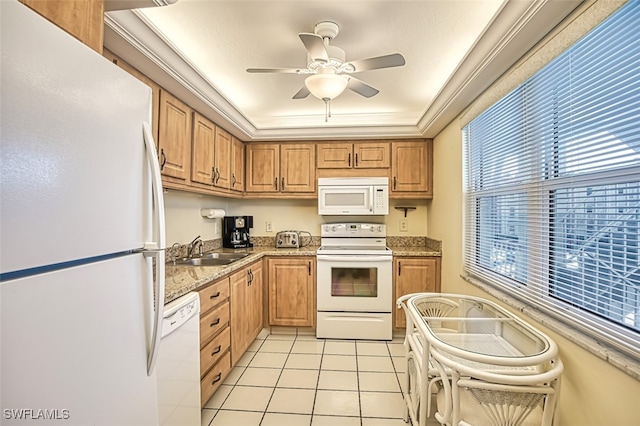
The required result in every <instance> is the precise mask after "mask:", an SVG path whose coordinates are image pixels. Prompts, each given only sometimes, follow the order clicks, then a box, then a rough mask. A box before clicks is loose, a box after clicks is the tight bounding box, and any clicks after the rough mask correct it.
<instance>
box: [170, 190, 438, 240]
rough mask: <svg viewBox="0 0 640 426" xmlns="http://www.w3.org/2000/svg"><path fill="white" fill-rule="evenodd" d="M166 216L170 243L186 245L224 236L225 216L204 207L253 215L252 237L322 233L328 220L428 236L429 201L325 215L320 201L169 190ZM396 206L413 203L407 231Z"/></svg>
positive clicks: (397, 202) (410, 202)
mask: <svg viewBox="0 0 640 426" xmlns="http://www.w3.org/2000/svg"><path fill="white" fill-rule="evenodd" d="M164 197H165V203H164V204H165V213H166V217H167V245H168V246H170V245H171V244H173V243H176V242H177V243H181V244H186V243H189V242H190V241H191V240H193V239H194V238H195V237H196V236H198V235H201V236H202V238H203V239H204V240H210V239H214V238H221V237H222V234H221V230H222V219H206V218H203V217H202V216H201V215H200V209H201V208H222V209H224V210H225V211H226V213H227V215H228V216H253V229H252V230H251V235H253V236H273V237H275V234H276V232H278V231H282V230H290V229H293V230H297V231H308V232H310V233H311V235H314V236H318V235H320V225H321V224H323V223H329V222H340V221H342V222H346V221H353V222H358V221H359V222H372V223H385V224H386V225H387V234H388V235H390V236H420V237H424V236H429V235H428V234H427V204H428V203H429V202H428V201H427V200H407V201H401V200H391V203H390V208H389V215H388V216H384V217H379V216H326V217H322V216H319V215H318V207H317V200H316V199H312V200H277V199H269V200H263V199H259V200H255V199H227V198H222V197H214V196H210V195H199V194H189V193H185V192H181V191H173V190H168V191H166V192H165V194H164ZM396 206H414V207H416V210H411V211H409V213H408V214H407V223H408V231H407V232H401V231H400V220H401V219H404V211H401V210H396V209H395V208H394V207H396ZM267 221H271V225H272V229H273V231H272V232H267V230H266V222H267Z"/></svg>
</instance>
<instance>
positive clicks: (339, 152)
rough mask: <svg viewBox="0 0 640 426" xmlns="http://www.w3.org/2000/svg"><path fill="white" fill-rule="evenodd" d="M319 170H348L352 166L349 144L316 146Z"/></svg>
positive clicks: (351, 149)
mask: <svg viewBox="0 0 640 426" xmlns="http://www.w3.org/2000/svg"><path fill="white" fill-rule="evenodd" d="M316 148H317V156H318V168H319V169H350V168H351V165H352V164H353V145H352V144H351V143H319V144H318V145H316Z"/></svg>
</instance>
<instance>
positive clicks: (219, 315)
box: [198, 277, 231, 406]
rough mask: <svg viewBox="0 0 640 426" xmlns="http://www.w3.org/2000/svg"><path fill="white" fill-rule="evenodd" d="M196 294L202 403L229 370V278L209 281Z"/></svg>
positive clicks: (218, 385) (202, 403) (217, 386)
mask: <svg viewBox="0 0 640 426" xmlns="http://www.w3.org/2000/svg"><path fill="white" fill-rule="evenodd" d="M198 293H199V295H200V399H201V401H200V402H201V405H202V406H204V404H206V402H207V401H208V400H209V398H211V396H212V395H213V393H214V392H215V391H216V390H217V389H218V388H219V387H220V385H221V384H222V382H223V381H224V379H225V377H227V375H228V374H229V371H230V370H231V354H230V352H229V349H230V347H231V338H230V335H231V333H230V328H229V314H230V309H229V278H228V277H227V278H223V279H221V280H218V281H215V282H213V283H212V284H211V285H209V286H207V287H204V288H202V289H201V290H199V291H198Z"/></svg>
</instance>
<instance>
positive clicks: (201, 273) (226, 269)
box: [164, 246, 318, 304]
mask: <svg viewBox="0 0 640 426" xmlns="http://www.w3.org/2000/svg"><path fill="white" fill-rule="evenodd" d="M316 250H318V246H306V247H300V248H297V249H295V248H291V249H282V248H281V249H276V248H275V247H267V246H259V247H253V248H248V249H219V250H215V252H218V253H247V254H248V256H247V257H244V258H242V259H240V260H238V261H236V262H233V263H230V264H228V265H224V266H191V265H173V264H172V263H171V262H167V263H166V264H165V292H164V303H165V304H167V303H169V302H171V301H172V300H175V299H177V298H178V297H180V296H182V295H184V294H187V293H189V292H190V291H194V290H198V289H199V288H200V287H202V286H204V285H206V284H208V283H210V282H211V281H215V280H217V279H218V278H222V277H224V276H225V275H228V274H230V273H232V272H235V271H237V270H240V269H242V268H244V267H245V266H247V265H250V264H252V263H253V262H255V261H256V260H259V259H261V258H262V257H264V256H315V255H316Z"/></svg>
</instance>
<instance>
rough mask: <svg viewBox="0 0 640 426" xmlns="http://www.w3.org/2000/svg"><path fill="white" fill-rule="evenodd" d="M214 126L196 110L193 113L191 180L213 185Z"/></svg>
mask: <svg viewBox="0 0 640 426" xmlns="http://www.w3.org/2000/svg"><path fill="white" fill-rule="evenodd" d="M215 131H216V126H215V125H214V124H213V123H212V122H211V121H209V120H207V119H206V118H204V117H203V116H202V115H200V114H198V113H197V112H195V113H193V144H192V145H191V181H192V182H199V183H204V184H207V185H213V181H214V177H215V173H214V166H213V145H214V141H215Z"/></svg>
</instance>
